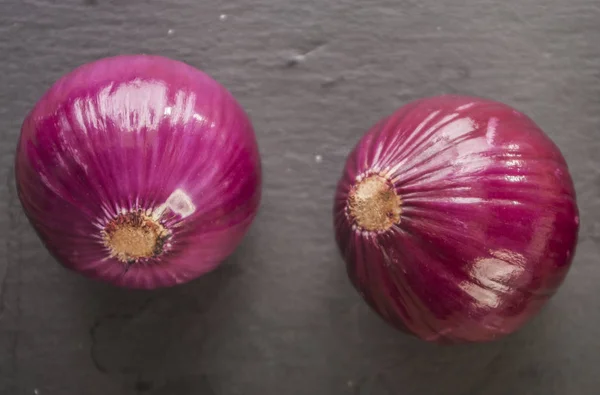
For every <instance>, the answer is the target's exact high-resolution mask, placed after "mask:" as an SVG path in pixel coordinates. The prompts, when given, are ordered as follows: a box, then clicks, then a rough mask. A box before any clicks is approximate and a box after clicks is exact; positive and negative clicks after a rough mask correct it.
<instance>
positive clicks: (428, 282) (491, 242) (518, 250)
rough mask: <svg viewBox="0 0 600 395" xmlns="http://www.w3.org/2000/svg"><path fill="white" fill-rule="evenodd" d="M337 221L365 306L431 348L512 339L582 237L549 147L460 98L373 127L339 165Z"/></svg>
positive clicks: (515, 120)
mask: <svg viewBox="0 0 600 395" xmlns="http://www.w3.org/2000/svg"><path fill="white" fill-rule="evenodd" d="M365 180H369V182H370V185H366V184H365V182H364V181H365ZM385 182H389V184H387V186H386V184H385ZM386 188H387V189H386ZM389 191H392V192H395V195H396V196H397V199H398V201H399V202H400V203H399V211H400V213H399V217H398V218H397V219H394V216H395V213H394V210H393V209H392V206H390V205H389V202H390V201H391V200H390V198H389V197H388V198H386V199H387V200H386V199H384V197H385V196H384V195H382V193H384V192H385V193H389ZM382 196H383V197H382ZM356 201H358V202H359V203H360V204H356V203H355V202H356ZM369 210H370V211H369ZM368 214H373V215H374V216H375V217H376V218H375V220H371V221H370V222H369V221H366V220H365V219H364V218H365V217H366V216H367V215H368ZM386 218H387V219H386ZM389 218H391V219H392V220H393V224H388V223H389V221H388V219H389ZM371 219H372V218H371ZM334 222H335V229H336V239H337V243H338V246H339V248H340V251H341V253H342V255H343V257H344V260H345V262H346V265H347V272H348V275H349V278H350V280H351V282H352V283H353V285H354V287H355V288H356V289H357V290H358V291H359V292H360V294H361V295H362V297H363V298H364V299H365V300H366V302H367V303H368V304H369V305H370V306H371V307H372V308H373V309H374V310H375V311H376V312H377V313H378V314H379V315H380V316H382V317H383V319H384V320H386V321H387V322H388V323H390V324H392V325H393V326H395V327H396V328H398V329H400V330H403V331H405V332H408V333H410V334H413V335H415V336H417V337H419V338H421V339H423V340H426V341H431V342H438V343H463V342H484V341H492V340H495V339H498V338H501V337H503V336H505V335H508V334H510V333H512V332H514V331H516V330H517V329H519V328H520V327H521V326H522V325H523V324H524V323H525V322H526V321H527V320H528V319H529V318H530V317H532V316H533V315H534V314H535V313H537V312H538V311H539V310H540V308H541V307H542V306H543V305H544V304H545V303H546V302H547V300H548V299H549V298H550V297H551V296H552V295H553V294H554V293H555V291H556V290H557V288H558V287H559V286H560V285H561V283H562V282H563V279H564V278H565V276H566V274H567V272H568V270H569V267H570V265H571V262H572V259H573V255H574V253H575V248H576V244H577V237H578V230H579V216H578V208H577V203H576V195H575V191H574V187H573V182H572V179H571V176H570V174H569V171H568V167H567V164H566V162H565V160H564V158H563V156H562V154H561V152H560V151H559V149H558V148H557V146H556V145H555V144H554V143H553V142H552V141H551V140H550V138H549V137H547V136H546V135H545V134H544V132H543V131H542V130H541V129H540V128H539V127H538V126H536V124H535V123H534V122H533V121H532V120H531V119H530V118H528V117H527V116H526V115H524V114H522V113H521V112H518V111H517V110H514V109H513V108H511V107H509V106H507V105H505V104H502V103H499V102H494V101H491V100H487V99H482V98H476V97H465V96H438V97H430V98H425V99H421V100H417V101H414V102H411V103H409V104H407V105H406V106H404V107H402V108H400V109H398V110H397V111H396V112H395V113H394V114H392V115H391V116H389V117H387V118H385V119H383V120H381V121H380V122H378V123H377V124H376V125H374V126H373V127H372V128H371V129H370V130H369V131H368V132H367V133H366V134H365V135H364V136H363V137H362V139H361V140H360V141H359V142H358V144H357V145H356V147H355V148H354V150H353V152H352V153H351V154H350V155H349V157H348V159H347V163H346V165H345V169H344V172H343V176H342V178H341V180H340V181H339V184H338V188H337V191H336V196H335V203H334Z"/></svg>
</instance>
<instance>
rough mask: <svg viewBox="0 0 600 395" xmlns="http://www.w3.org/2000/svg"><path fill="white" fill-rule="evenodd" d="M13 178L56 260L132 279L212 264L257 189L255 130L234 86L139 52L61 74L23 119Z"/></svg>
mask: <svg viewBox="0 0 600 395" xmlns="http://www.w3.org/2000/svg"><path fill="white" fill-rule="evenodd" d="M16 180H17V188H18V193H19V198H20V200H21V203H22V205H23V208H24V211H25V213H26V215H27V217H28V218H29V220H30V222H31V223H32V225H33V227H34V228H35V230H36V232H37V233H38V235H39V236H40V238H41V239H42V241H43V242H44V244H45V246H46V247H47V248H48V250H49V251H50V252H51V254H52V255H53V256H54V257H55V258H56V259H57V260H58V261H59V262H60V263H62V264H63V265H64V266H66V267H67V268H69V269H72V270H75V271H77V272H79V273H82V274H83V275H86V276H88V277H92V278H95V279H99V280H103V281H106V282H108V283H112V284H114V285H117V286H121V287H127V288H142V289H152V288H157V287H166V286H172V285H175V284H181V283H185V282H187V281H190V280H192V279H194V278H196V277H198V276H200V275H202V274H204V273H206V272H208V271H210V270H212V269H214V268H215V267H216V266H218V265H219V263H220V262H221V261H222V260H223V259H225V258H226V257H227V256H228V255H229V254H231V253H232V252H233V250H234V249H235V248H236V247H237V245H238V244H239V242H240V241H241V239H242V238H243V236H244V234H245V233H246V231H247V229H248V227H249V226H250V224H251V222H252V221H253V219H254V217H255V215H256V212H257V210H258V206H259V203H260V197H261V164H260V156H259V152H258V148H257V143H256V138H255V135H254V131H253V127H252V124H251V122H250V120H249V118H248V117H247V115H246V114H245V112H244V110H243V109H242V108H241V106H240V105H239V104H238V103H237V101H236V100H235V99H234V97H233V96H232V95H231V94H230V93H229V92H228V91H226V90H225V88H223V87H222V86H221V85H219V84H218V83H217V82H216V81H214V80H213V79H211V78H210V77H209V76H208V75H206V74H204V73H203V72H201V71H199V70H197V69H195V68H193V67H191V66H189V65H187V64H184V63H181V62H178V61H174V60H171V59H167V58H163V57H159V56H145V55H128V56H117V57H112V58H106V59H102V60H99V61H96V62H93V63H89V64H86V65H84V66H81V67H79V68H77V69H76V70H74V71H73V72H71V73H70V74H68V75H66V76H64V77H63V78H61V79H60V80H59V81H57V82H56V83H55V84H54V85H53V86H52V87H51V88H50V89H49V91H48V92H47V93H46V94H45V95H44V96H43V97H42V98H41V100H40V101H39V102H38V103H37V104H36V105H35V107H34V109H33V110H32V111H31V112H30V113H29V115H28V116H27V117H26V119H25V121H24V123H23V126H22V129H21V137H20V141H19V144H18V148H17V155H16ZM116 219H118V220H116ZM115 221H116V222H115ZM123 224H125V225H123ZM108 226H110V228H107V227H108ZM124 226H125V228H123V227H124ZM107 229H108V230H107ZM119 229H120V231H121V233H119V234H118V236H117V233H115V232H117V230H119ZM123 229H124V230H123ZM132 229H133V230H132ZM140 229H142V230H141V231H140ZM128 232H129V233H128ZM131 232H134V233H131ZM135 232H138V233H135ZM139 232H141V233H139ZM132 235H133V236H132ZM149 235H150V236H149ZM132 237H133V238H132ZM136 237H137V238H136ZM145 237H148V239H146V238H145ZM107 240H108V241H107ZM146 242H147V243H148V244H145V243H146ZM124 250H125V252H123V251H124ZM132 251H133V252H132ZM148 255H150V256H148Z"/></svg>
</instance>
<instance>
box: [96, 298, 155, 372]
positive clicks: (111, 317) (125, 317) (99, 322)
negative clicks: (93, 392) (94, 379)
mask: <svg viewBox="0 0 600 395" xmlns="http://www.w3.org/2000/svg"><path fill="white" fill-rule="evenodd" d="M153 301H154V297H151V298H148V299H146V301H145V302H144V303H142V305H141V306H140V307H139V308H138V309H137V310H136V311H134V312H133V313H120V314H119V313H109V314H106V315H104V316H102V317H99V318H97V319H96V320H95V321H94V323H93V324H92V326H91V327H90V329H89V334H90V339H91V341H92V344H91V345H90V359H91V360H92V364H93V365H94V367H95V368H96V370H97V371H99V372H100V373H103V374H108V369H107V368H106V367H105V366H104V365H103V364H102V363H101V362H100V359H99V358H98V355H97V354H96V347H97V345H98V337H97V331H98V329H99V328H100V327H101V326H102V325H104V324H105V323H106V322H107V321H111V320H116V319H122V320H127V321H131V320H132V319H134V318H135V317H137V316H138V315H140V314H142V313H143V312H144V311H145V310H146V309H147V308H148V307H149V306H150V304H151V303H152V302H153Z"/></svg>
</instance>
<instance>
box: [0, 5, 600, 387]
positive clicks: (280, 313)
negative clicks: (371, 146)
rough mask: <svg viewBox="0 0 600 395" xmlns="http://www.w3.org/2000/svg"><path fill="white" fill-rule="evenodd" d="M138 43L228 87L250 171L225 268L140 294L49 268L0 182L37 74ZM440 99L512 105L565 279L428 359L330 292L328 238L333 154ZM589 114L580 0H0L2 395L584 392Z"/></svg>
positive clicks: (134, 49)
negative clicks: (530, 316)
mask: <svg viewBox="0 0 600 395" xmlns="http://www.w3.org/2000/svg"><path fill="white" fill-rule="evenodd" d="M140 52H142V53H155V54H161V55H165V56H169V57H173V58H175V59H179V60H183V61H186V62H188V63H190V64H192V65H194V66H196V67H199V68H201V69H203V70H205V71H206V72H208V73H209V74H211V75H212V76H213V77H215V78H216V79H217V80H219V81H220V82H221V83H223V84H224V85H226V86H227V87H228V88H229V89H230V90H231V91H232V92H233V93H234V94H235V95H236V96H237V98H238V100H239V101H240V102H241V103H242V105H243V106H244V107H245V108H246V109H247V111H248V112H249V113H250V115H251V117H252V119H253V122H254V125H255V128H256V132H257V135H258V140H259V143H260V147H261V151H262V155H263V164H264V176H265V180H264V199H263V203H262V208H261V213H260V215H259V217H258V218H257V219H256V222H255V223H254V225H253V228H252V230H251V232H250V233H249V234H248V236H247V238H246V239H245V241H244V243H243V245H242V246H241V247H240V248H239V250H238V251H237V252H236V253H235V254H234V256H233V257H231V259H229V260H228V261H227V262H226V263H225V264H224V265H223V266H222V267H221V268H220V269H218V270H217V271H215V272H213V273H211V274H210V275H207V276H205V277H204V278H201V279H200V280H198V281H194V282H192V283H190V284H187V285H185V286H181V287H177V288H173V289H167V290H161V291H157V292H152V293H150V292H128V291H125V290H120V289H114V288H111V287H109V286H106V285H103V284H99V283H96V282H93V281H90V280H87V279H84V278H81V277H79V276H77V275H75V274H73V273H71V272H68V271H66V270H64V269H62V268H61V267H60V266H59V265H57V264H56V263H55V262H54V261H53V260H52V259H51V258H50V256H49V255H48V253H47V252H46V251H45V250H44V249H43V247H42V245H41V243H40V242H39V241H38V239H37V238H36V236H35V235H34V232H33V230H32V229H31V227H30V226H29V225H28V223H27V222H26V220H25V218H24V216H23V214H22V212H21V209H20V206H19V203H18V201H17V198H16V196H15V188H14V180H13V175H12V162H13V155H14V149H15V144H16V142H17V137H18V133H19V127H20V123H21V121H22V119H23V118H24V116H25V114H26V112H27V111H28V110H29V109H30V108H31V107H32V106H33V104H34V102H35V101H36V100H37V99H38V98H39V97H40V95H41V94H42V93H43V92H44V91H45V90H46V89H47V88H48V87H49V86H50V84H51V83H52V82H54V81H55V80H56V79H57V78H58V77H59V76H61V75H62V74H64V73H66V72H68V71H70V70H71V69H72V68H74V67H76V66H78V65H80V64H82V63H84V62H87V61H91V60H94V59H98V58H100V57H104V56H109V55H115V54H121V53H140ZM439 93H463V94H474V95H480V96H486V97H490V98H494V99H497V100H501V101H504V102H506V103H508V104H510V105H513V106H515V107H517V108H518V109H520V110H522V111H524V112H526V113H527V114H529V115H530V116H531V117H532V118H533V119H534V120H536V121H537V122H538V123H539V125H540V126H541V127H542V128H543V129H545V130H546V132H547V133H548V134H549V135H550V136H551V137H552V138H553V139H554V140H555V141H556V143H557V144H558V145H559V146H560V147H561V149H562V151H563V153H564V155H565V157H566V158H567V161H568V162H569V165H570V168H571V170H572V174H573V176H574V179H575V182H576V187H577V192H578V198H579V204H580V209H581V218H582V228H581V233H580V243H579V247H578V252H577V255H576V258H575V262H574V265H573V268H572V270H571V272H570V274H569V276H568V279H567V280H566V282H565V284H564V287H563V288H562V289H561V290H560V292H559V293H558V294H557V295H556V297H555V298H554V299H553V300H552V302H551V303H550V304H549V305H548V306H547V308H546V309H544V311H543V312H542V314H540V315H539V316H538V317H536V318H535V319H534V320H532V321H531V322H530V323H529V324H528V325H527V326H526V327H525V328H523V329H522V330H521V331H520V332H518V333H516V334H515V335H513V336H510V337H508V338H506V339H504V340H501V341H499V342H496V343H491V344H484V345H466V346H457V347H439V346H435V345H430V344H425V343H422V342H420V341H418V340H416V339H413V338H410V337H408V336H405V335H403V334H401V333H397V332H395V331H394V330H392V329H391V328H389V327H387V326H386V325H385V324H384V323H383V322H382V321H381V320H380V319H379V318H378V317H377V316H375V314H373V313H371V312H370V311H369V310H368V308H367V307H366V305H365V304H364V303H363V302H362V301H361V299H360V298H359V296H358V295H357V294H356V293H355V292H354V290H353V289H352V288H351V287H350V284H349V282H348V280H347V278H346V275H345V271H344V268H343V264H342V262H341V260H340V258H339V257H338V253H337V251H336V247H335V244H334V240H333V229H332V223H331V219H330V211H331V203H332V195H333V191H334V185H335V183H336V181H337V179H338V176H339V175H340V172H341V168H342V165H343V161H344V158H345V156H346V155H347V154H348V152H349V150H350V149H351V147H352V146H353V144H354V143H355V142H356V141H357V140H358V138H359V137H360V136H361V134H362V133H363V132H364V131H366V129H367V128H368V127H369V126H370V125H371V124H373V123H374V122H375V121H376V120H377V119H378V118H380V117H382V116H384V115H386V114H389V113H390V112H391V111H393V110H394V109H395V108H397V107H398V106H400V105H402V104H403V103H406V102H407V101H409V100H412V99H416V98H418V97H422V96H428V95H434V94H439ZM599 106H600V1H598V0H505V1H500V0H444V1H440V0H369V1H366V0H327V1H325V0H322V1H318V0H305V1H300V0H296V1H295V0H258V1H251V0H231V1H217V0H169V1H166V0H165V1H160V0H128V1H125V0H122V1H118V0H85V1H84V0H62V1H59V0H55V1H51V0H0V133H2V140H1V142H0V144H1V145H0V154H1V155H0V161H1V162H0V172H1V176H2V182H1V184H0V194H1V198H0V206H1V208H0V230H1V231H2V236H1V242H0V280H1V282H0V284H1V285H0V287H1V288H0V394H2V395H4V394H6V395H13V394H19V395H20V394H30V395H62V394H67V395H70V394H74V395H80V394H84V395H106V394H111V395H129V394H137V395H180V394H181V395H188V394H194V395H198V394H199V395H202V394H207V395H216V394H224V395H234V394H242V395H259V394H260V395H264V394H277V395H280V394H285V395H344V394H348V395H367V394H368V395H396V394H402V395H445V394H448V395H458V394H461V395H475V394H485V395H504V394H519V395H527V394H540V395H559V394H561V395H562V394H573V395H592V394H598V393H599V391H600V390H599V388H600V374H599V371H598V369H599V368H598V366H599V365H600V339H599V337H600V336H599V335H600V330H599V329H598V326H599V325H600V308H599V307H600V298H599V297H598V289H599V284H600V266H599V264H598V257H599V252H598V242H599V240H600V199H599V198H598V195H599V193H600V166H598V160H597V159H596V158H597V157H598V151H600V143H599V142H598V136H599V126H600V111H599V108H600V107H599Z"/></svg>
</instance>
